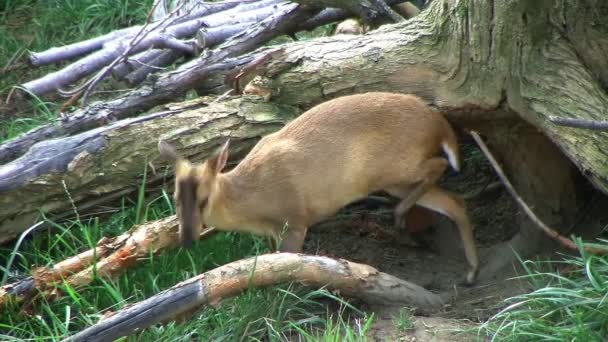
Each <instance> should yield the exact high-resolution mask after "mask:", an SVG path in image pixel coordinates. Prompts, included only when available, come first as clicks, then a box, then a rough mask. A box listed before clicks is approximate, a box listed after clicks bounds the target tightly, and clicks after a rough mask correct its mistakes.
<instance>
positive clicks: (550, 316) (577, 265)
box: [481, 253, 608, 341]
mask: <svg viewBox="0 0 608 342" xmlns="http://www.w3.org/2000/svg"><path fill="white" fill-rule="evenodd" d="M558 264H561V265H562V266H568V267H569V268H571V272H568V273H566V274H560V273H559V272H557V271H556V270H555V269H554V268H555V266H557V265H558ZM524 266H525V267H526V271H527V275H525V276H524V278H526V279H528V280H529V281H530V283H531V284H532V285H533V286H534V288H535V290H534V291H533V292H531V293H527V294H523V295H520V296H516V297H513V298H510V299H509V300H508V301H507V304H508V306H507V307H506V308H504V309H503V310H501V311H500V312H498V313H497V314H496V315H495V316H494V317H492V318H491V319H490V320H489V321H488V322H487V323H485V324H483V325H482V326H481V331H482V332H484V333H486V334H488V335H490V336H492V337H493V340H496V341H605V339H606V338H607V337H608V256H594V255H589V254H587V253H583V255H582V256H581V257H567V258H565V259H564V260H563V261H553V262H530V261H526V262H524Z"/></svg>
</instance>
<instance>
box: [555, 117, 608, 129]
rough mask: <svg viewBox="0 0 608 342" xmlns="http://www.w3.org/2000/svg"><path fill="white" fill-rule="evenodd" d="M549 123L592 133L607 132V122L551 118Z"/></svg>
mask: <svg viewBox="0 0 608 342" xmlns="http://www.w3.org/2000/svg"><path fill="white" fill-rule="evenodd" d="M549 121H551V122H553V123H554V124H556V125H559V126H566V127H574V128H584V129H590V130H593V131H608V121H598V120H588V119H571V118H559V117H556V116H552V117H550V118H549Z"/></svg>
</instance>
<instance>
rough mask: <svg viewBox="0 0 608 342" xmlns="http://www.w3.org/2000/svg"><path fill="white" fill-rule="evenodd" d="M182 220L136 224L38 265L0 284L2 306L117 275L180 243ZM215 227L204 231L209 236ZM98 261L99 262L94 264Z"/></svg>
mask: <svg viewBox="0 0 608 342" xmlns="http://www.w3.org/2000/svg"><path fill="white" fill-rule="evenodd" d="M177 227H178V222H177V219H176V217H175V215H172V216H169V217H167V218H164V219H160V220H157V221H152V222H146V223H142V224H139V225H136V226H133V227H132V228H131V229H129V230H128V231H127V232H125V233H123V234H121V235H119V236H116V237H112V238H109V237H103V238H101V239H100V240H99V242H98V243H97V245H96V246H95V248H92V249H89V250H86V251H84V252H82V253H79V254H78V255H75V256H73V257H70V258H68V259H65V260H62V261H60V262H58V263H57V264H55V265H53V266H48V267H38V268H34V269H33V270H32V275H31V276H29V277H27V278H24V279H21V280H18V281H15V282H13V283H10V284H6V285H3V286H2V287H0V308H2V307H3V305H5V304H6V303H7V302H13V303H14V302H22V301H25V300H27V299H29V298H32V297H33V296H34V295H37V296H36V298H37V299H41V298H44V300H46V301H50V300H52V299H55V298H57V297H58V296H60V295H61V293H59V292H58V291H57V288H56V286H57V285H58V284H67V285H69V286H71V287H74V288H82V287H83V286H86V285H89V284H90V283H91V282H92V281H93V280H94V279H96V278H97V277H103V278H115V277H117V276H118V275H120V274H122V273H123V272H124V271H126V270H127V269H128V268H129V267H132V266H134V265H135V264H137V263H138V262H139V261H141V260H145V259H146V257H148V256H149V255H150V253H152V254H154V255H158V254H160V253H161V252H164V251H166V250H170V249H172V248H174V247H176V246H177V245H178V237H177ZM214 232H215V230H214V229H212V228H209V229H206V230H205V231H203V232H202V233H201V236H200V238H201V239H203V238H206V237H208V236H210V235H211V234H212V233H214ZM93 264H95V265H93Z"/></svg>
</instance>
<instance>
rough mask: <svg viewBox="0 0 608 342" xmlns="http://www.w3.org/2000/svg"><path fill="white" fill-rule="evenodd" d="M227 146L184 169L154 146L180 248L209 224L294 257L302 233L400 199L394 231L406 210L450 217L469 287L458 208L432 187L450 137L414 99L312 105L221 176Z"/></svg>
mask: <svg viewBox="0 0 608 342" xmlns="http://www.w3.org/2000/svg"><path fill="white" fill-rule="evenodd" d="M228 146H229V140H228V141H227V142H226V143H225V144H224V145H223V147H222V148H221V150H220V151H219V153H218V154H217V155H215V156H213V157H211V158H209V159H207V160H206V161H204V162H203V163H201V164H192V163H190V162H189V161H187V160H185V159H183V158H181V157H180V156H179V155H178V154H177V152H176V150H175V149H174V148H173V147H172V146H171V145H169V144H168V143H166V142H163V141H161V142H159V150H160V153H161V156H163V157H164V158H167V159H170V160H173V161H174V162H175V202H176V210H177V215H178V217H179V222H180V239H181V242H182V244H183V245H184V246H186V247H188V246H190V245H191V244H192V241H194V240H197V239H198V236H199V234H200V232H201V230H202V228H203V227H204V226H213V227H216V228H217V229H220V230H227V231H241V232H251V233H253V234H256V235H264V236H270V237H272V238H274V241H276V242H277V244H279V245H280V247H279V250H280V251H284V252H301V251H302V246H303V243H304V238H305V236H306V232H307V229H308V227H309V226H310V225H312V224H315V223H317V222H319V221H321V220H323V219H325V218H327V217H329V216H331V215H333V214H335V213H336V212H337V211H338V210H339V209H340V208H341V207H343V206H345V205H346V204H348V203H350V202H353V201H355V200H358V199H362V198H365V197H366V196H367V195H368V194H370V193H372V192H376V191H380V190H384V191H386V192H388V193H390V194H392V195H394V196H396V197H399V198H400V199H401V201H400V202H399V204H398V205H397V207H396V209H395V214H394V215H395V224H396V225H397V226H399V227H401V228H404V227H405V219H404V217H405V214H406V213H407V211H408V210H409V209H410V208H411V207H412V206H414V205H418V206H421V207H423V208H427V209H430V210H432V211H435V212H438V213H441V214H443V215H445V216H447V217H449V218H450V219H452V220H453V221H454V222H455V223H456V225H457V226H458V229H459V232H460V236H461V238H462V241H463V243H464V251H465V255H466V258H467V260H468V263H469V265H470V269H469V271H468V273H467V275H466V280H467V282H468V283H473V282H474V281H475V278H476V276H477V272H478V266H479V261H478V257H477V249H476V247H475V241H474V237H473V231H472V227H471V223H470V221H469V218H468V216H467V212H466V208H465V204H464V200H463V199H462V198H461V197H460V196H458V195H456V194H452V193H450V192H447V191H445V190H443V189H441V188H439V187H438V186H437V185H436V183H437V181H438V180H439V178H440V177H441V175H442V174H443V172H444V171H445V169H446V168H447V165H448V164H450V165H451V167H452V168H453V169H455V170H458V169H459V153H458V145H457V141H456V136H455V134H454V131H453V130H452V128H451V126H450V124H449V123H448V122H447V120H446V119H445V118H444V117H443V116H442V115H441V114H439V113H437V112H434V111H433V110H431V108H430V107H428V106H427V105H426V104H425V103H424V102H423V101H422V100H421V99H420V98H418V97H416V96H413V95H403V94H393V93H382V92H370V93H365V94H358V95H350V96H344V97H339V98H336V99H333V100H330V101H327V102H325V103H322V104H319V105H317V106H315V107H313V108H312V109H310V110H308V111H307V112H305V113H303V114H302V115H300V116H299V117H298V118H296V119H294V120H293V121H291V122H290V123H289V124H287V125H286V126H285V127H283V128H282V129H281V130H279V131H278V132H275V133H273V134H270V135H268V136H265V137H264V138H262V139H261V140H260V141H259V142H258V143H257V145H256V146H255V147H254V148H253V149H252V150H251V151H250V152H249V154H248V155H247V156H246V157H245V158H244V159H243V160H242V161H241V162H240V163H239V164H238V165H237V166H236V167H235V168H234V169H232V170H231V171H229V172H225V173H222V169H223V168H224V166H225V165H226V161H227V159H228ZM440 151H443V152H444V153H445V155H446V156H447V159H446V158H443V157H441V156H439V153H440ZM403 234H406V232H405V231H404V232H403Z"/></svg>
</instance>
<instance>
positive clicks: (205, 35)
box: [125, 22, 255, 86]
mask: <svg viewBox="0 0 608 342" xmlns="http://www.w3.org/2000/svg"><path fill="white" fill-rule="evenodd" d="M254 25H255V22H245V23H242V24H236V25H226V26H220V27H210V28H201V29H200V30H199V31H198V33H197V34H196V41H197V46H198V49H199V51H201V50H203V49H208V48H211V47H214V46H216V45H218V44H221V43H223V42H225V41H226V40H227V39H229V38H230V37H233V36H234V35H236V34H238V33H240V32H243V31H245V30H246V29H247V28H248V27H251V26H254ZM155 51H158V50H155ZM143 54H144V55H143V56H142V58H144V59H147V58H148V55H147V52H144V53H143ZM151 56H156V57H154V59H152V60H149V62H148V63H142V65H141V66H140V67H139V68H135V69H136V70H134V71H133V72H131V73H130V74H128V75H127V76H126V77H125V80H126V81H127V84H128V85H129V86H135V85H137V84H139V83H141V82H143V81H144V80H145V79H146V77H147V76H148V75H149V74H151V73H153V72H155V71H159V70H162V69H163V67H165V66H168V65H170V64H172V63H173V62H175V61H176V60H178V59H179V58H181V57H183V56H184V54H183V53H179V52H177V51H174V50H165V51H162V52H160V54H151ZM132 63H133V64H135V63H137V62H132Z"/></svg>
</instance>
